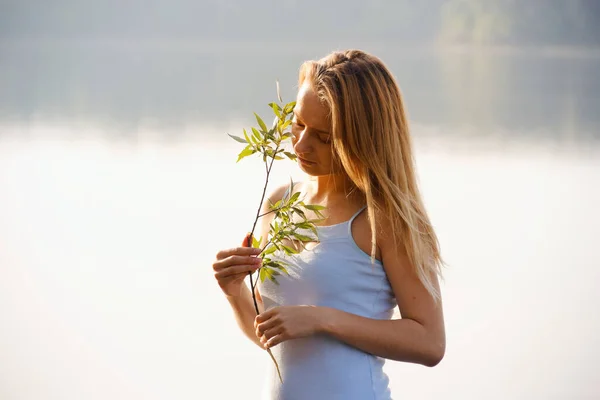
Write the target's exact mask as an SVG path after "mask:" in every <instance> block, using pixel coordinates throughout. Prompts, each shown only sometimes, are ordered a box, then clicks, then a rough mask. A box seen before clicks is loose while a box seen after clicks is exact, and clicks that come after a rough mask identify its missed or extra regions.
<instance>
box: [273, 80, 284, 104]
mask: <svg viewBox="0 0 600 400" xmlns="http://www.w3.org/2000/svg"><path fill="white" fill-rule="evenodd" d="M275 84H276V85H277V99H278V100H279V102H280V103H283V100H281V91H280V90H279V79H277V80H275Z"/></svg>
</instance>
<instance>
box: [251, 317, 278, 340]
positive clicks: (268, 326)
mask: <svg viewBox="0 0 600 400" xmlns="http://www.w3.org/2000/svg"><path fill="white" fill-rule="evenodd" d="M277 325H279V321H278V320H276V319H275V318H271V319H269V320H267V321H265V322H261V323H260V324H258V325H257V326H256V336H258V337H261V336H262V335H264V333H265V332H266V331H268V330H272V329H275V328H276V327H277Z"/></svg>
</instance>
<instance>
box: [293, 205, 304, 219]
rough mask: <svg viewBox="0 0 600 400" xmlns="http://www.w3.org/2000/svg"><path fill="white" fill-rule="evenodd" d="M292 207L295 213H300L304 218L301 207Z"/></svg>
mask: <svg viewBox="0 0 600 400" xmlns="http://www.w3.org/2000/svg"><path fill="white" fill-rule="evenodd" d="M292 209H293V210H294V211H296V214H298V215H300V216H301V217H302V218H304V219H306V214H304V211H302V210H301V209H299V208H298V207H292Z"/></svg>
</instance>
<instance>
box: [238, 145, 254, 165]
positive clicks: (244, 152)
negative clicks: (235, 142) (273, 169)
mask: <svg viewBox="0 0 600 400" xmlns="http://www.w3.org/2000/svg"><path fill="white" fill-rule="evenodd" d="M254 153H256V150H254V149H252V148H248V147H246V148H245V149H244V150H242V152H241V153H240V154H239V155H238V159H237V161H236V162H239V161H240V160H241V159H242V158H244V157H248V156H250V155H252V154H254Z"/></svg>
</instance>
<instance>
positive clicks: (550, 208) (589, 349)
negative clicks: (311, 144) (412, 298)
mask: <svg viewBox="0 0 600 400" xmlns="http://www.w3.org/2000/svg"><path fill="white" fill-rule="evenodd" d="M119 52H121V53H119ZM323 53H324V52H313V53H311V54H299V55H293V54H291V52H290V53H289V54H287V53H286V55H285V57H284V60H283V61H281V63H269V62H267V60H265V59H263V58H261V55H264V54H265V51H263V53H260V52H259V53H257V54H254V55H250V54H242V55H241V56H240V54H237V56H235V57H234V56H233V55H232V54H228V55H224V54H222V53H218V52H215V51H212V52H211V51H208V50H205V51H199V50H194V49H175V50H173V49H171V50H167V49H163V50H160V49H158V50H157V49H154V50H149V49H143V48H142V49H138V50H137V51H129V52H127V51H125V50H122V49H119V48H112V47H111V48H108V49H104V50H103V51H96V52H94V51H91V50H89V49H86V48H84V47H75V48H67V47H64V46H63V47H61V46H58V47H54V48H50V49H48V48H39V47H36V48H33V49H32V48H29V49H26V50H24V49H23V48H19V49H17V48H16V47H14V46H13V47H10V46H7V45H5V47H4V48H3V52H2V58H0V69H1V71H2V73H1V74H0V77H2V78H0V79H1V82H2V83H1V86H0V88H1V89H0V111H1V114H0V115H2V121H1V123H0V133H1V136H0V243H1V245H0V324H1V326H2V327H3V329H0V360H2V362H0V397H1V398H2V399H73V400H74V399H83V398H85V399H170V398H177V399H198V398H224V399H229V398H231V399H237V398H242V397H244V398H247V399H258V398H259V395H260V387H261V385H262V372H263V369H264V367H265V366H266V365H267V363H269V362H270V359H269V357H268V356H267V355H266V353H264V352H262V351H261V350H260V349H258V348H255V347H256V346H254V345H252V344H251V343H250V342H249V341H248V340H246V339H244V338H243V336H242V334H241V333H240V332H239V331H238V330H237V328H236V326H235V322H234V321H233V317H232V314H231V312H230V311H229V307H228V304H227V302H226V301H225V299H224V298H223V296H222V295H221V294H220V291H219V289H218V287H217V285H216V283H215V282H214V278H213V276H212V273H211V266H210V264H211V262H212V259H213V256H214V254H215V253H216V251H217V250H218V249H220V248H223V247H231V246H236V245H238V243H239V242H241V240H242V239H243V235H244V233H245V232H246V231H247V230H248V229H249V227H250V225H251V223H252V215H253V213H254V212H255V207H256V206H257V204H256V203H257V202H258V199H259V196H260V191H261V189H262V187H261V186H262V181H263V176H262V172H263V169H262V166H261V164H260V163H258V162H257V161H254V160H245V161H244V164H243V165H242V164H235V157H236V154H237V151H238V150H239V147H238V146H237V144H236V143H235V142H233V141H229V140H226V139H224V133H225V132H226V131H227V132H233V131H237V130H238V129H239V128H240V127H241V126H242V125H245V124H247V123H250V122H251V120H250V119H249V118H248V116H249V115H250V116H251V111H254V110H257V111H261V110H260V109H259V107H260V104H262V103H267V102H269V101H271V100H272V98H273V96H272V95H271V92H272V91H271V88H270V87H268V85H269V84H270V82H269V80H271V79H272V78H273V77H274V76H279V78H280V80H281V81H282V83H283V84H282V85H283V86H284V95H286V96H287V97H288V98H291V97H292V95H293V85H294V83H293V79H294V78H293V76H294V72H295V71H296V69H297V64H298V63H299V61H301V60H302V59H305V58H309V57H311V58H312V57H316V56H319V55H321V54H323ZM118 54H120V55H121V57H116V55H118ZM165 54H168V56H165ZM398 54H399V52H396V51H394V50H388V51H387V52H384V54H381V53H380V55H381V57H382V58H383V59H384V60H386V61H387V60H388V59H389V60H390V61H389V62H388V63H389V64H391V65H392V66H393V68H394V70H395V72H396V74H397V75H398V78H399V81H400V83H401V85H402V86H403V89H404V92H405V96H406V101H407V104H408V107H409V110H411V117H412V120H413V133H414V136H415V142H416V148H417V162H418V170H419V175H420V180H421V185H422V190H423V193H424V197H425V199H426V203H427V207H428V210H429V212H430V214H431V218H432V220H433V221H434V223H435V226H436V228H437V230H438V234H439V236H440V241H441V244H442V251H443V252H444V255H445V258H446V260H447V262H448V264H449V266H448V268H447V269H446V271H445V282H444V284H443V296H444V305H445V314H446V327H447V336H448V349H447V353H446V358H445V359H444V361H443V362H442V363H441V364H440V365H439V366H437V367H436V368H434V369H428V368H425V367H419V366H415V365H408V364H401V363H395V362H388V363H387V364H386V369H387V372H388V374H389V375H390V379H391V384H392V390H393V393H394V397H395V398H419V399H439V398H448V399H455V398H456V399H458V398H461V399H480V398H488V399H507V398H510V399H530V398H536V399H537V398H539V399H591V398H597V397H599V396H600V386H599V385H598V378H599V376H598V373H597V370H598V368H597V364H596V362H597V361H596V360H598V358H599V357H600V346H599V345H598V343H597V338H598V337H600V323H599V322H598V321H596V319H594V318H593V317H592V316H593V315H595V314H596V307H595V305H597V304H598V302H599V301H600V296H599V295H598V291H597V289H596V285H597V282H599V281H600V262H599V261H598V258H597V252H596V251H595V249H596V247H597V243H596V241H597V240H598V238H600V213H598V211H597V205H598V204H600V185H599V184H598V182H600V146H599V145H598V136H597V135H598V132H599V129H598V128H599V126H600V123H599V120H598V118H599V117H598V115H597V112H595V110H598V109H600V107H599V106H600V100H599V98H598V94H597V93H599V91H598V89H600V88H599V85H600V84H599V82H598V79H597V74H595V72H596V71H597V69H598V66H599V65H600V64H599V61H598V60H594V59H589V58H583V59H564V58H552V59H540V58H537V59H536V58H533V57H526V56H503V57H500V56H494V57H492V59H490V58H489V57H487V58H486V57H474V56H469V57H467V56H464V55H462V56H460V55H453V56H444V57H442V56H439V55H437V56H434V55H432V54H426V53H415V54H412V56H408V55H406V56H400V55H398ZM6 55H9V56H8V57H6ZM386 55H387V56H388V57H386ZM448 57H449V58H448ZM518 57H521V59H518ZM239 58H241V59H242V60H247V63H248V67H247V70H244V69H242V71H245V72H239V69H238V68H237V67H236V62H237V61H236V60H238V59H239ZM107 60H111V61H112V62H111V63H110V64H108V62H107ZM43 61H45V62H43ZM236 71H237V72H236ZM253 71H259V72H256V73H254V72H253ZM282 71H284V72H282ZM7 73H8V75H7ZM249 77H252V78H253V79H249ZM286 91H287V92H286ZM261 102H262V103H261ZM265 110H266V108H265ZM290 175H291V176H294V177H296V178H300V177H301V174H300V173H299V170H298V169H297V168H296V167H295V165H294V164H291V163H286V162H281V163H280V164H279V165H277V170H276V171H275V177H274V181H278V182H283V181H285V180H286V179H287V178H288V177H289V176H290Z"/></svg>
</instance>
